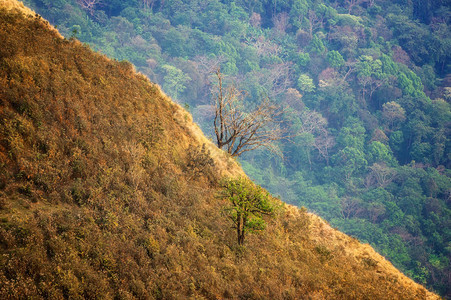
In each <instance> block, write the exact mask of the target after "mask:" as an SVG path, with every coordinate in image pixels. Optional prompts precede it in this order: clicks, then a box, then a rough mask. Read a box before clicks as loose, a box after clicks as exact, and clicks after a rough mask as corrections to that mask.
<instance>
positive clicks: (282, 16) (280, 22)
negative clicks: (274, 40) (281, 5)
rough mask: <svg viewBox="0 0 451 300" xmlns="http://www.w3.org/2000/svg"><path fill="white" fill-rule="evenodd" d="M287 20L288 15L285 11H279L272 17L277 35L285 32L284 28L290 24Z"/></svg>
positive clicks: (288, 18)
mask: <svg viewBox="0 0 451 300" xmlns="http://www.w3.org/2000/svg"><path fill="white" fill-rule="evenodd" d="M289 20H290V17H289V16H288V13H286V12H283V13H279V14H277V15H275V16H274V17H273V18H272V21H273V24H274V29H275V31H276V33H277V34H278V35H284V34H285V33H286V30H287V28H288V26H289V25H290V22H289Z"/></svg>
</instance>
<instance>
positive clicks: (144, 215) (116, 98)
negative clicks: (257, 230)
mask: <svg viewBox="0 0 451 300" xmlns="http://www.w3.org/2000/svg"><path fill="white" fill-rule="evenodd" d="M12 8H14V9H12ZM16 8H19V9H16ZM0 45H1V47H0V283H1V284H0V298H1V299H23V298H33V299H35V298H36V299H38V298H45V299H68V298H71V299H72V298H73V299H80V298H88V299H436V298H438V297H437V296H436V295H434V294H432V293H430V292H428V291H427V290H425V289H424V288H423V287H421V286H419V285H417V284H415V283H413V282H412V281H411V280H410V279H408V278H406V277H405V276H404V275H402V274H401V273H399V272H398V271H397V270H396V269H395V268H394V267H393V266H392V265H391V264H390V263H388V262H387V261H385V260H384V259H383V258H382V257H380V256H379V255H378V254H377V253H375V252H374V250H373V249H372V248H371V247H369V246H368V245H362V244H360V243H359V242H358V241H357V240H355V239H352V238H350V237H348V236H346V235H344V234H342V233H340V232H338V231H336V230H334V229H332V228H330V227H329V226H328V225H327V224H326V223H325V222H324V221H322V220H321V219H320V218H318V217H317V216H314V215H311V214H309V213H307V212H305V211H304V210H299V209H297V208H294V207H291V206H287V205H284V204H282V203H280V202H279V200H277V199H274V200H273V201H274V202H275V203H277V204H278V206H280V208H279V209H278V211H277V214H276V216H275V217H274V218H271V219H268V220H267V221H268V227H267V229H266V230H265V231H264V232H263V233H261V234H258V235H249V236H248V238H247V243H246V247H237V245H236V242H235V235H234V232H233V231H232V230H231V229H230V223H228V220H227V219H226V217H225V216H224V215H223V214H222V208H223V207H224V205H225V202H224V200H223V199H220V198H218V197H217V195H218V191H219V184H218V181H219V180H220V179H221V178H223V177H224V176H236V175H242V174H243V173H242V170H241V169H240V168H239V167H238V166H237V164H236V163H235V162H234V161H233V160H231V159H230V158H229V157H227V155H225V154H224V153H223V152H222V151H220V150H218V149H217V148H216V147H214V145H213V144H212V143H211V142H210V141H208V140H207V139H206V138H205V137H204V136H203V134H202V132H201V131H200V129H199V128H198V127H197V126H196V125H195V124H194V123H193V122H192V119H191V116H190V115H189V114H188V113H187V112H186V111H185V110H183V109H182V108H181V107H180V106H178V105H176V104H174V103H173V102H172V101H171V100H170V99H169V98H168V97H166V96H165V95H164V94H163V93H162V92H161V90H160V88H159V87H158V86H156V85H154V84H152V83H150V82H149V81H148V80H147V79H146V78H145V77H143V76H142V75H140V74H137V73H136V72H135V71H134V69H133V67H132V66H131V65H130V64H129V63H126V62H117V61H112V60H110V59H108V58H106V57H104V56H102V55H100V54H96V53H93V52H92V51H91V50H90V49H89V48H88V47H86V46H85V45H83V44H81V43H79V42H78V41H75V40H65V39H63V38H62V37H61V36H60V35H59V34H58V33H57V32H56V31H55V30H53V29H52V28H51V27H50V26H49V25H48V24H47V23H46V22H45V21H43V20H42V19H41V18H39V17H37V16H35V15H34V14H33V13H30V11H29V10H27V9H25V8H24V7H23V6H22V5H21V4H20V3H18V2H16V1H12V0H8V1H4V0H2V1H1V2H0ZM204 144H205V145H206V146H205V147H202V145H204ZM202 149H203V150H202ZM208 157H211V158H213V162H211V160H210V159H208ZM193 159H194V160H197V161H202V160H204V161H203V162H204V164H199V165H202V167H201V168H200V167H197V166H196V165H193V164H192V163H191V162H192V161H193Z"/></svg>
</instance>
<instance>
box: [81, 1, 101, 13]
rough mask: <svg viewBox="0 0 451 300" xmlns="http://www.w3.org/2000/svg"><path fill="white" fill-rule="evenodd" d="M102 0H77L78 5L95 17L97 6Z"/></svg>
mask: <svg viewBox="0 0 451 300" xmlns="http://www.w3.org/2000/svg"><path fill="white" fill-rule="evenodd" d="M100 2H101V0H77V3H78V5H80V7H81V8H82V9H84V10H86V11H87V12H88V13H89V14H90V15H91V16H93V15H94V12H95V7H96V5H98V4H100Z"/></svg>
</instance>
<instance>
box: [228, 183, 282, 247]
mask: <svg viewBox="0 0 451 300" xmlns="http://www.w3.org/2000/svg"><path fill="white" fill-rule="evenodd" d="M223 187H224V190H223V197H224V198H226V199H227V200H228V201H229V206H227V207H226V209H225V211H226V213H227V216H228V217H229V219H230V220H231V221H232V222H233V228H235V229H236V233H237V241H238V244H239V245H243V244H244V238H245V235H246V233H247V232H251V233H252V232H255V231H260V230H263V229H265V227H266V222H265V220H264V219H263V216H264V215H269V216H270V215H273V214H274V206H273V205H272V204H271V203H270V201H269V195H268V193H267V192H266V191H265V190H263V188H261V187H260V186H257V185H255V184H254V183H252V182H251V181H250V180H249V179H246V178H237V179H228V180H226V181H225V182H224V184H223Z"/></svg>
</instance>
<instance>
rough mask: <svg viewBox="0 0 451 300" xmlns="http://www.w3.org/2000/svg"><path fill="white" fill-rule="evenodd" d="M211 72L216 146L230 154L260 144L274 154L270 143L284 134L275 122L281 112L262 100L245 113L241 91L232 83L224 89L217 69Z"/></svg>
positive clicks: (266, 100) (255, 147) (237, 154)
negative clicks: (214, 82)
mask: <svg viewBox="0 0 451 300" xmlns="http://www.w3.org/2000/svg"><path fill="white" fill-rule="evenodd" d="M215 74H216V76H217V78H218V92H217V95H216V99H215V118H214V127H215V135H216V141H217V145H218V147H219V148H224V147H225V148H226V150H227V152H228V153H229V154H230V155H231V156H234V157H237V156H240V155H241V154H243V153H244V152H247V151H251V150H254V149H257V148H260V147H265V148H267V149H269V150H270V151H273V152H276V153H277V148H276V147H275V145H274V142H275V141H277V140H280V139H282V138H283V135H284V133H285V130H284V129H283V128H281V127H280V126H278V125H279V124H278V122H277V121H276V119H277V117H278V116H279V115H280V114H281V113H282V111H281V110H280V109H279V108H278V107H277V106H275V105H273V104H272V103H271V102H270V101H269V100H268V99H265V100H263V102H262V103H261V104H260V105H258V107H257V108H256V109H255V110H253V111H252V112H250V113H246V112H245V111H244V109H243V107H242V105H241V102H242V100H243V96H244V94H243V92H241V91H239V90H238V89H236V87H235V86H233V85H231V86H229V87H227V88H225V87H224V86H223V77H222V74H221V72H220V70H219V69H218V70H217V71H216V73H215Z"/></svg>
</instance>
